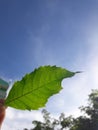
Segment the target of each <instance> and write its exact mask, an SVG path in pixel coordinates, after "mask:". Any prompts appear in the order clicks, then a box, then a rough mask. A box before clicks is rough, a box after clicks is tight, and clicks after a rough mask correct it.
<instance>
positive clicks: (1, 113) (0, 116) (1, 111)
mask: <svg viewBox="0 0 98 130" xmlns="http://www.w3.org/2000/svg"><path fill="white" fill-rule="evenodd" d="M4 102H5V99H0V128H1V125H2V122H3V120H4V117H5V110H6V107H5V105H4Z"/></svg>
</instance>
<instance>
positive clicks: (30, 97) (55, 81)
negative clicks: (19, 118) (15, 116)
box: [5, 66, 75, 110]
mask: <svg viewBox="0 0 98 130" xmlns="http://www.w3.org/2000/svg"><path fill="white" fill-rule="evenodd" d="M74 74H75V73H74V72H70V71H68V70H66V69H63V68H60V67H56V66H43V67H39V68H38V69H35V70H34V72H31V73H30V74H26V75H25V76H24V77H23V78H22V80H21V81H17V82H15V83H14V85H13V87H12V89H11V90H10V92H9V95H8V97H7V99H6V101H5V105H6V106H10V107H13V108H16V109H21V110H26V109H27V110H37V109H39V108H41V107H44V106H45V104H46V102H47V100H48V98H49V97H50V96H52V95H54V94H56V93H58V92H59V91H60V90H61V89H62V87H61V81H62V80H63V79H64V78H68V77H71V76H73V75H74Z"/></svg>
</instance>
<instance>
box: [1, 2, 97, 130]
mask: <svg viewBox="0 0 98 130" xmlns="http://www.w3.org/2000/svg"><path fill="white" fill-rule="evenodd" d="M97 55H98V0H74V1H73V0H62V1H61V0H9V1H7V0H1V1H0V59H1V62H0V76H1V77H4V78H6V79H8V80H10V79H11V80H12V81H15V80H17V79H21V77H22V76H23V75H24V74H26V73H28V72H31V71H33V70H34V69H35V68H36V67H39V66H40V65H57V66H61V67H64V68H67V69H69V70H71V71H77V70H79V71H84V72H83V74H79V75H76V76H75V77H74V78H72V79H70V80H69V79H68V80H64V81H63V83H62V85H63V86H64V89H63V90H62V91H61V92H60V94H58V95H56V96H54V97H52V98H50V99H49V102H48V103H47V106H46V108H47V109H48V111H50V112H51V113H52V114H53V115H55V116H56V115H57V114H59V113H61V112H65V113H68V114H70V113H72V114H73V113H75V114H76V115H77V113H78V112H77V111H78V110H77V108H78V107H79V106H80V105H83V104H84V103H85V101H86V99H87V95H88V93H89V92H90V90H91V89H95V88H97V86H98V81H97V78H96V77H98V74H97V71H98V57H97ZM67 86H68V87H67ZM76 93H77V94H76ZM80 100H81V102H80ZM57 102H58V104H57ZM51 104H52V105H51ZM7 111H8V112H7V118H6V119H5V124H4V125H3V130H5V129H8V130H13V129H14V130H15V128H16V129H18V128H19V127H16V126H18V125H19V123H20V121H21V124H23V125H21V126H20V125H19V126H20V128H21V129H22V128H23V126H25V125H26V122H27V124H28V122H29V124H30V122H31V120H30V119H28V121H27V118H28V117H29V116H31V114H29V113H28V112H27V111H26V112H21V111H17V110H13V109H10V108H9V109H8V110H7ZM16 113H17V118H16V117H15V115H16ZM32 113H33V116H32V119H39V115H40V112H39V111H38V112H36V111H34V112H32ZM24 114H25V118H24ZM40 117H41V116H40ZM10 120H11V121H12V120H13V123H14V125H13V126H12V125H11V123H10ZM24 124H25V125H24ZM15 125H16V126H15ZM27 127H28V126H27Z"/></svg>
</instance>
